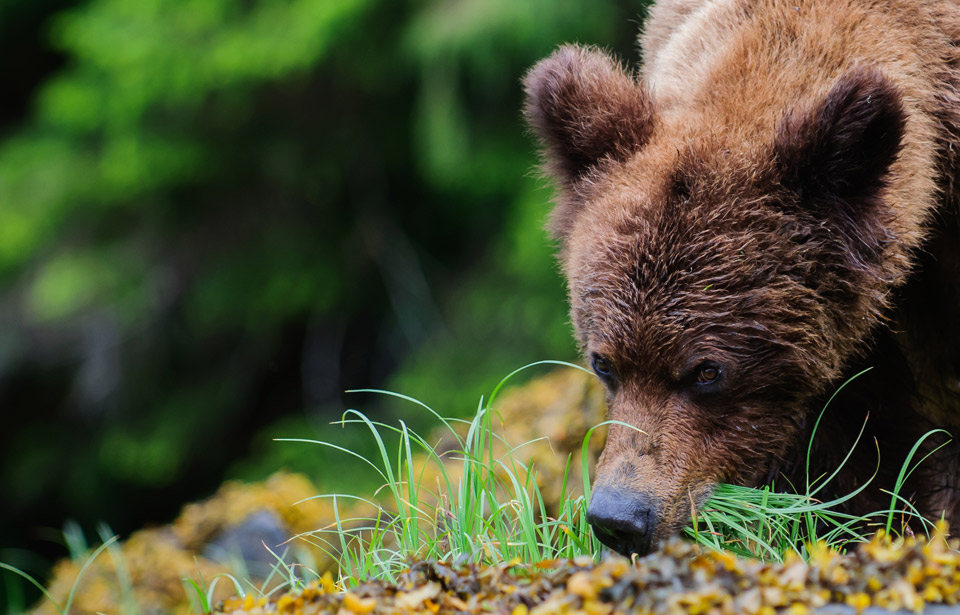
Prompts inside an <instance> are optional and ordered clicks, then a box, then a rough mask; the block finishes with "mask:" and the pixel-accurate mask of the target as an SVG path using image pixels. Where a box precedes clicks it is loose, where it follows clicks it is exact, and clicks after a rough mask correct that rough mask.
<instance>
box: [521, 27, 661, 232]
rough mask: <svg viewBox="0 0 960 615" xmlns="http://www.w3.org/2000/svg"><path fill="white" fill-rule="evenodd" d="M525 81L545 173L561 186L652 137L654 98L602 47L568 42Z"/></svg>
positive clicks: (528, 110)
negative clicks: (596, 47) (593, 47)
mask: <svg viewBox="0 0 960 615" xmlns="http://www.w3.org/2000/svg"><path fill="white" fill-rule="evenodd" d="M523 83H524V88H525V90H526V105H525V107H524V114H525V116H526V119H527V122H528V123H529V124H530V126H531V127H532V128H533V130H534V131H535V132H536V133H537V135H538V136H539V137H540V140H541V142H542V143H543V147H544V157H545V159H546V167H547V172H548V173H549V174H550V175H551V176H553V178H554V180H556V181H557V182H558V183H559V184H560V187H561V188H564V189H569V188H572V187H573V186H574V185H575V184H576V183H577V181H578V180H579V179H580V178H581V177H582V176H583V174H584V173H585V172H586V171H587V170H588V169H589V168H590V167H592V166H593V165H595V164H596V163H597V162H599V161H600V160H601V159H603V158H613V159H615V160H623V159H626V158H627V157H629V156H630V155H631V154H632V153H634V152H635V151H637V149H639V148H640V147H641V146H642V145H643V144H644V143H645V142H646V141H647V139H648V137H649V136H650V132H651V130H652V127H653V111H652V110H653V106H652V104H651V102H650V99H649V98H648V97H647V95H646V94H645V93H644V91H643V89H642V88H641V87H640V85H639V84H638V83H637V82H636V81H635V80H634V78H633V77H632V76H631V75H629V74H627V73H626V72H624V70H623V69H622V68H621V67H620V66H619V65H618V64H617V63H616V62H615V61H614V60H613V58H611V57H610V56H609V55H607V54H606V53H603V52H601V51H599V50H596V49H586V48H582V47H577V46H574V45H565V46H563V47H561V48H560V49H558V50H557V51H555V52H554V53H553V55H551V56H550V57H549V58H546V59H545V60H541V61H540V62H539V63H538V64H537V65H536V66H534V67H533V68H532V69H531V70H530V72H529V73H527V75H526V77H525V78H524V80H523ZM555 214H556V212H555Z"/></svg>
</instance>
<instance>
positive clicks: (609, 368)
mask: <svg viewBox="0 0 960 615" xmlns="http://www.w3.org/2000/svg"><path fill="white" fill-rule="evenodd" d="M590 362H591V364H592V366H593V371H595V372H596V373H597V375H598V376H600V378H601V379H602V380H605V381H609V380H611V379H612V378H613V376H614V369H613V363H611V362H610V361H609V359H607V358H605V357H601V356H600V355H598V354H595V355H593V357H592V358H591V361H590Z"/></svg>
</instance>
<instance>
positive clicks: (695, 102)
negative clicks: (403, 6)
mask: <svg viewBox="0 0 960 615" xmlns="http://www.w3.org/2000/svg"><path fill="white" fill-rule="evenodd" d="M641 46H642V49H643V62H642V68H641V70H640V72H639V75H635V74H634V73H632V72H630V71H628V70H625V69H624V68H622V67H621V65H620V64H618V62H616V61H615V60H613V59H612V58H611V57H610V56H609V55H608V54H606V53H603V52H601V51H599V50H597V49H593V48H583V47H576V46H564V47H561V48H560V49H559V50H557V51H556V52H555V53H554V54H553V55H552V56H550V57H549V58H547V59H545V60H543V61H541V62H540V63H539V64H537V65H536V66H535V67H534V68H533V69H532V70H531V71H530V72H529V73H528V75H527V76H526V78H525V87H526V95H527V102H526V109H525V113H526V117H527V120H528V122H529V124H530V125H531V126H532V128H533V130H534V131H535V132H536V134H537V135H538V136H539V138H540V140H541V142H542V144H543V147H544V160H545V168H546V171H547V173H548V175H549V176H550V177H551V178H552V179H553V180H554V182H555V184H556V185H557V188H558V194H557V197H556V206H555V209H554V211H553V213H552V216H551V220H550V229H551V230H552V232H553V234H554V236H555V237H556V238H557V239H558V241H559V244H560V261H561V264H562V267H563V271H564V273H565V274H566V277H567V281H568V288H569V297H570V304H571V313H572V320H573V323H574V328H575V333H576V336H577V338H578V340H579V343H580V346H581V349H582V352H583V354H584V356H585V358H586V359H587V361H588V362H589V363H590V364H591V365H592V367H593V370H594V371H595V372H596V373H597V375H598V376H599V377H600V378H601V380H602V381H603V382H604V383H605V385H606V389H607V395H608V406H609V412H610V418H611V419H613V420H615V421H619V422H622V423H625V424H627V425H628V426H624V425H620V424H613V425H612V426H611V428H610V431H609V436H608V440H607V443H606V446H605V449H604V451H603V454H602V456H601V458H600V460H599V462H598V464H597V468H596V476H595V479H594V487H593V495H592V499H591V502H590V507H589V514H588V517H589V520H590V522H591V523H592V525H593V527H594V530H595V532H596V534H597V535H598V537H599V538H600V539H601V541H602V542H603V543H605V544H606V545H607V546H609V547H611V548H613V549H615V550H618V551H621V552H623V553H631V552H636V553H643V552H645V551H647V550H649V549H650V548H651V546H652V545H655V544H656V543H657V542H658V541H660V540H661V539H663V538H665V537H667V536H669V535H670V534H672V533H674V532H676V531H678V529H679V528H681V527H682V526H683V525H685V524H686V523H688V522H689V521H690V518H691V513H692V512H693V511H695V509H696V508H697V507H698V506H700V505H701V504H702V503H703V502H704V501H705V500H706V498H707V497H708V496H709V495H710V493H711V491H712V489H713V488H714V486H715V485H716V484H717V483H718V482H735V483H740V484H745V485H759V484H762V483H764V482H767V481H771V480H773V481H774V483H775V485H779V486H782V485H784V484H785V483H786V481H791V482H792V483H793V485H794V487H796V488H798V489H799V490H801V491H803V489H804V484H805V481H806V480H815V479H816V478H817V477H819V476H822V474H823V473H824V472H830V471H832V470H833V469H835V468H837V467H838V466H839V465H840V463H841V461H842V460H843V458H844V457H845V456H846V455H847V453H848V452H849V451H851V449H852V450H853V453H852V455H851V458H850V460H849V461H848V463H847V464H846V465H844V466H843V470H842V472H841V473H840V475H839V476H838V477H837V479H836V480H834V481H832V483H831V485H830V487H831V488H833V489H834V490H835V491H836V492H838V493H846V492H850V491H852V490H854V489H856V488H857V487H859V486H861V485H862V484H864V483H865V482H867V481H868V480H870V479H871V477H873V481H872V482H871V483H870V484H869V486H868V488H866V489H864V490H863V492H862V493H861V495H859V496H858V497H857V498H856V499H855V500H854V501H853V506H852V509H853V510H855V511H856V512H858V513H867V512H870V511H873V510H877V509H878V508H882V507H884V506H889V503H890V501H891V496H890V495H889V494H887V493H884V492H883V491H881V489H890V488H892V486H893V483H894V481H895V477H896V475H897V473H898V472H899V470H900V468H901V465H902V464H903V463H904V460H905V458H906V457H907V455H908V451H909V450H910V448H911V447H912V445H913V444H914V442H916V441H917V440H918V439H919V438H920V437H921V436H922V435H923V434H924V433H926V432H927V431H929V430H931V429H933V428H934V427H943V428H945V429H946V430H948V431H950V430H952V429H954V428H956V427H958V425H960V380H958V378H960V371H958V370H960V345H958V342H960V224H958V203H960V199H958V195H960V187H958V186H957V185H956V181H957V173H958V156H960V3H958V2H957V1H956V0H661V1H660V2H658V3H657V4H655V5H654V6H653V7H652V9H651V10H650V13H649V16H648V18H647V20H646V23H645V26H644V32H643V34H642V35H641ZM866 367H871V368H872V370H871V371H868V372H867V373H865V374H863V375H862V376H860V377H858V378H855V379H853V380H852V381H851V382H850V384H849V385H848V386H846V387H842V390H841V392H840V394H839V396H837V398H836V399H834V400H833V401H832V402H831V403H830V405H829V407H827V408H826V410H825V411H824V414H823V419H822V422H821V424H820V426H819V428H818V430H817V432H816V438H815V439H814V443H813V451H812V454H811V455H810V458H809V464H810V469H809V473H807V471H806V466H807V446H808V440H809V438H810V435H811V431H812V425H813V424H814V422H815V421H816V420H817V417H818V416H819V415H820V413H821V411H822V410H823V409H824V406H825V402H826V400H827V399H828V397H829V396H830V395H831V394H833V393H834V392H835V391H836V390H837V388H838V387H839V386H840V385H841V383H843V382H844V381H845V380H847V379H848V378H849V377H850V376H852V375H853V374H856V373H859V372H860V371H862V370H863V369H864V368H866ZM861 430H863V436H862V437H861V438H860V444H859V445H858V446H857V447H856V448H853V446H854V442H855V441H857V437H858V434H860V432H861ZM957 431H960V430H957ZM874 440H875V441H876V444H874V442H873V441H874ZM944 444H946V445H945V446H941V445H944ZM937 447H940V448H939V449H938V450H937V451H936V452H935V453H934V454H933V455H932V456H931V457H930V458H928V459H926V461H925V462H924V463H923V464H922V465H921V466H920V469H918V470H917V471H916V472H914V473H913V474H912V475H911V477H910V481H909V482H908V483H907V484H906V485H905V486H904V487H903V488H902V489H901V491H900V495H901V496H902V497H903V498H904V500H908V501H910V502H911V503H912V504H913V505H914V506H915V507H916V509H917V511H919V513H921V514H923V515H925V516H927V517H939V516H940V515H945V516H946V518H947V519H948V520H953V521H954V522H955V524H956V523H960V492H958V489H960V448H958V447H957V446H955V445H952V444H949V443H948V441H947V436H945V435H943V434H942V433H940V432H938V433H937V434H935V435H934V436H931V437H929V438H927V439H926V440H925V441H924V444H923V446H922V447H921V450H920V452H919V453H918V455H917V457H916V458H915V459H919V458H920V457H923V455H925V454H926V453H928V452H931V451H933V450H934V449H936V448H937ZM874 474H876V476H874ZM777 481H779V483H778V482H777ZM826 495H827V494H826V493H825V492H821V493H820V494H819V497H824V496H826Z"/></svg>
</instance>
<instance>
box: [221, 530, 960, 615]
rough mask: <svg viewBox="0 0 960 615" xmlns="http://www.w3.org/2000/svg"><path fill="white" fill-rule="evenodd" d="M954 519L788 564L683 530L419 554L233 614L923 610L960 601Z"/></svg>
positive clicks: (231, 604) (225, 608)
mask: <svg viewBox="0 0 960 615" xmlns="http://www.w3.org/2000/svg"><path fill="white" fill-rule="evenodd" d="M944 536H945V527H943V526H940V527H938V529H937V531H936V532H935V533H934V534H933V536H932V537H931V538H930V539H929V540H927V539H926V538H924V537H919V538H913V537H908V538H898V539H891V538H890V537H888V536H884V535H883V533H878V534H877V536H876V537H874V539H873V540H871V541H870V542H869V543H865V544H862V545H860V546H859V548H857V549H856V550H855V551H853V552H852V553H850V554H847V555H841V554H840V553H838V552H837V551H834V550H832V549H829V548H827V547H824V546H812V547H811V548H810V560H809V563H806V562H804V561H802V560H801V559H800V558H799V556H793V557H789V558H787V560H786V561H785V562H783V563H773V564H771V563H763V562H760V561H758V560H747V559H739V558H737V557H735V556H733V555H730V554H728V553H722V552H713V551H705V550H702V549H700V548H698V547H696V546H694V545H692V544H690V543H688V542H684V541H682V540H679V539H675V540H673V541H671V542H670V543H668V544H667V545H666V547H665V548H664V549H663V550H662V551H660V552H658V553H655V554H652V555H650V556H648V557H645V558H642V559H639V560H637V561H635V562H631V561H630V560H627V559H626V558H623V557H620V556H617V555H606V556H604V557H603V558H602V559H601V561H600V562H599V563H595V562H594V561H593V560H592V559H590V558H581V559H576V560H573V561H551V562H542V563H540V564H536V565H532V566H531V565H526V564H521V563H520V562H510V563H508V564H502V565H498V566H487V567H483V566H477V565H463V566H457V567H454V566H450V565H447V564H445V563H442V562H430V561H420V562H415V563H412V564H411V566H410V567H409V569H407V570H406V571H405V572H404V573H402V575H401V576H400V578H399V579H398V582H396V583H384V582H369V583H364V584H362V585H359V586H357V587H354V588H351V589H350V590H349V591H338V589H337V588H336V587H335V585H334V583H333V582H332V580H331V578H330V577H329V576H326V577H325V578H324V579H322V580H321V581H320V582H317V583H313V584H311V585H310V586H308V587H306V588H305V589H303V590H300V591H296V592H290V593H288V594H285V595H282V596H279V597H271V598H270V599H269V600H267V599H266V598H260V599H257V598H255V597H254V596H250V595H248V596H247V597H246V598H245V599H240V598H232V599H229V600H226V601H224V602H223V603H222V604H221V605H220V606H219V611H220V612H223V613H231V614H233V615H241V614H244V615H259V614H273V613H277V614H290V615H311V614H314V613H331V614H337V615H387V614H390V615H402V614H406V613H411V614H413V613H417V614H423V615H447V614H451V615H452V614H462V613H504V614H509V615H568V614H569V615H580V614H584V615H611V614H612V613H624V612H630V613H671V614H672V613H677V614H679V613H684V614H686V613H690V614H694V615H696V614H699V613H704V614H714V613H716V614H731V615H732V614H735V613H746V614H748V615H754V614H756V615H767V614H770V615H772V614H775V613H790V614H802V613H810V612H813V611H815V610H817V609H818V608H821V607H824V606H825V605H830V604H842V605H846V606H848V607H851V610H855V611H856V612H862V611H863V610H864V609H866V608H867V607H870V606H875V607H881V608H885V609H889V610H900V609H904V610H908V611H913V612H916V613H920V612H921V611H922V610H923V609H924V607H925V606H926V605H928V604H949V605H956V604H957V603H958V602H960V552H958V546H960V544H958V543H957V541H956V540H950V541H948V540H947V539H946V538H945V537H944Z"/></svg>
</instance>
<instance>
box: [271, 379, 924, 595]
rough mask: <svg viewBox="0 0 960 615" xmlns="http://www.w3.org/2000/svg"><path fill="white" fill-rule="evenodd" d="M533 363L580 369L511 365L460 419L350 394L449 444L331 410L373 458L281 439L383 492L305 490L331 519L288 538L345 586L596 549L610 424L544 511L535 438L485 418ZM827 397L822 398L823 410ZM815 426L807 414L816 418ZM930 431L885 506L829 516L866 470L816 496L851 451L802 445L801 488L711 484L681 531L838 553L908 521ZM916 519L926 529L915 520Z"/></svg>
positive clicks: (761, 547)
mask: <svg viewBox="0 0 960 615" xmlns="http://www.w3.org/2000/svg"><path fill="white" fill-rule="evenodd" d="M542 364H559V365H566V366H569V367H573V368H576V369H581V370H582V369H583V368H581V367H579V366H577V365H572V364H569V363H562V362H555V361H544V362H539V363H533V364H531V365H527V366H525V367H523V368H521V369H519V370H516V371H515V372H513V373H511V374H510V375H509V376H507V378H505V379H504V380H503V381H501V382H500V384H499V385H498V386H497V387H496V388H495V389H494V391H493V393H492V394H491V395H490V397H489V398H488V399H487V400H481V401H480V404H479V405H478V407H477V411H476V413H475V415H474V417H473V419H472V420H469V421H467V420H463V419H448V418H444V417H443V416H441V415H440V414H439V413H437V412H436V411H435V410H433V409H432V408H430V407H429V406H427V405H426V404H424V403H422V402H420V401H418V400H416V399H413V398H410V397H407V396H405V395H401V394H398V393H393V392H389V391H375V390H365V391H362V392H367V393H377V394H381V395H388V396H392V397H396V398H400V399H403V400H406V401H408V402H410V403H412V404H414V405H416V406H418V407H419V408H420V409H421V410H422V411H426V412H428V413H429V414H431V415H432V416H433V417H434V418H435V419H436V420H437V421H439V422H440V424H441V425H442V426H443V428H444V430H445V431H446V432H448V434H449V435H450V436H451V437H452V440H453V441H455V442H456V446H454V447H452V448H447V449H445V450H440V449H439V448H438V447H437V445H436V444H431V443H430V442H428V441H427V440H426V439H425V438H424V437H422V436H420V435H419V434H417V433H415V432H413V431H411V430H410V429H408V428H407V426H406V424H405V423H404V422H403V421H400V423H399V425H396V426H394V425H387V424H384V423H382V422H377V421H373V420H371V419H370V418H369V417H367V416H366V415H364V414H363V413H361V412H359V411H357V410H352V409H351V410H348V411H347V412H346V413H345V414H344V415H343V417H342V419H341V421H340V422H339V424H342V425H349V424H353V425H359V426H362V427H363V428H365V429H367V430H368V431H369V433H370V435H371V437H372V438H373V439H374V440H375V442H376V446H377V450H378V455H377V456H376V457H375V458H372V459H371V458H367V457H364V456H362V455H360V454H358V453H356V452H355V451H351V450H348V449H345V448H343V447H340V446H338V445H337V444H335V443H332V442H323V441H318V440H304V439H287V440H284V441H288V442H303V443H311V444H317V445H321V446H327V447H331V448H333V449H336V450H339V451H342V452H343V453H345V454H347V455H350V456H352V457H354V458H356V459H358V460H359V461H360V462H362V463H363V464H365V465H367V466H369V467H370V468H372V469H373V471H375V472H376V473H377V474H378V476H379V477H380V479H382V481H383V484H384V487H383V488H382V489H381V493H384V494H385V497H381V498H379V499H376V500H374V499H370V498H360V497H358V496H356V495H353V494H331V495H323V496H316V497H325V498H331V499H333V501H334V504H335V506H334V508H335V509H336V510H337V511H338V513H337V519H336V522H335V524H333V525H332V526H331V527H328V528H323V529H321V530H318V531H315V532H311V533H309V534H302V535H300V536H298V538H300V539H303V540H307V541H310V542H311V543H313V544H314V545H316V546H318V547H320V548H322V549H326V550H327V551H328V552H330V553H331V554H336V553H339V554H340V555H339V558H340V572H341V579H342V581H343V583H344V584H345V585H348V586H350V585H355V584H358V583H360V582H363V581H367V580H370V579H384V580H394V579H395V577H396V575H397V573H398V572H400V571H402V570H403V569H405V568H406V566H407V563H408V562H409V559H410V558H430V559H440V560H445V561H452V562H477V563H482V564H488V565H492V564H499V563H504V562H511V561H516V562H526V563H530V562H542V561H545V560H553V559H561V558H570V557H578V556H590V557H598V556H599V554H600V552H601V545H600V543H599V542H598V541H597V540H596V538H594V536H593V534H592V531H591V529H590V526H589V524H588V523H587V522H586V511H587V504H588V502H589V498H590V484H589V468H588V462H589V458H588V454H587V453H588V445H589V441H590V438H591V436H592V434H593V432H594V430H596V429H597V428H599V427H601V426H603V425H608V424H611V423H616V421H606V422H604V423H601V424H600V425H597V426H596V427H594V428H593V429H591V430H590V431H589V432H588V433H587V434H586V435H585V437H584V439H583V444H582V447H581V459H580V465H581V468H580V469H581V473H582V476H583V484H582V490H573V489H571V487H572V485H570V484H568V478H569V475H570V468H571V460H570V459H567V465H566V472H565V473H564V478H563V485H562V489H561V492H562V494H563V495H562V497H561V498H560V505H559V509H558V510H550V509H549V506H548V504H547V502H545V500H544V497H543V493H542V492H541V489H540V486H539V484H538V481H537V472H536V468H535V467H533V466H532V465H530V464H528V463H527V462H526V461H525V460H526V459H527V457H526V456H525V455H524V447H526V446H528V445H529V444H531V443H532V442H536V441H537V440H532V441H530V442H523V443H519V444H515V445H514V444H512V443H510V442H508V441H507V440H506V437H505V435H503V434H501V433H498V432H497V431H496V430H495V429H494V424H495V422H494V421H493V420H492V417H493V416H494V415H495V414H496V409H495V400H496V398H497V394H498V393H499V391H500V390H501V389H502V387H503V386H504V385H505V384H506V383H507V381H508V380H509V379H510V378H511V377H512V376H514V375H515V374H516V373H517V372H519V371H522V370H524V369H527V368H529V367H532V366H535V365H542ZM583 371H586V370H583ZM588 373H590V372H588ZM861 374H862V372H861ZM861 374H857V375H856V376H854V377H853V378H856V377H857V376H859V375H861ZM853 378H851V379H850V380H853ZM848 383H849V381H847V383H844V385H843V386H841V387H840V389H838V391H837V392H839V391H840V390H841V389H842V388H843V387H844V386H846V384H848ZM834 395H836V393H835V394H834ZM832 400H833V398H832V397H831V399H830V400H829V401H828V402H827V405H826V406H825V407H824V411H826V409H827V407H828V406H829V403H830V401H832ZM820 416H821V417H822V416H823V414H822V412H821V415H820ZM819 422H820V419H819V418H818V420H817V425H819ZM619 424H622V425H625V426H626V427H628V428H629V427H630V426H629V425H626V424H624V423H619ZM938 432H942V430H933V431H931V432H929V433H927V434H926V435H924V436H923V438H921V440H920V441H918V442H917V443H916V445H915V446H914V447H913V450H912V451H911V452H910V454H909V455H908V457H907V459H906V460H905V461H904V463H903V466H902V470H901V472H900V476H899V478H898V480H897V483H896V485H895V488H894V490H893V491H892V492H888V493H889V494H890V496H891V501H890V507H889V508H888V509H885V510H881V511H877V512H875V513H872V514H870V515H866V516H863V517H858V516H853V515H850V514H847V513H844V512H841V510H840V508H841V507H842V505H843V504H844V503H845V502H847V500H849V499H851V498H853V497H855V496H856V495H857V494H859V493H860V492H861V491H863V490H864V489H866V488H867V486H868V485H869V484H870V482H871V481H872V477H871V479H870V480H867V481H865V482H864V483H863V484H862V485H861V486H860V487H858V488H857V489H856V490H855V491H853V492H851V493H849V494H846V495H844V496H842V497H838V498H835V499H830V500H825V501H824V500H821V499H819V498H818V496H819V495H820V494H821V493H823V491H824V489H825V488H826V487H827V485H829V484H830V482H831V481H832V480H833V479H834V478H835V477H836V475H837V474H838V473H839V472H840V471H841V469H842V468H843V466H844V465H845V464H846V463H847V461H848V460H849V458H850V454H851V453H852V449H851V451H850V452H848V454H847V458H846V459H844V461H843V463H841V465H840V466H839V467H838V468H836V469H835V470H834V472H833V473H832V474H831V475H829V476H822V477H817V478H815V479H811V478H810V477H809V456H810V454H811V450H810V449H808V451H807V454H808V463H807V475H808V479H807V481H806V485H805V489H804V490H803V492H797V490H792V491H787V492H778V491H776V490H774V489H772V488H770V487H765V488H762V489H754V488H749V487H741V486H735V485H728V484H721V485H719V486H718V487H717V488H716V489H715V491H714V493H713V495H712V496H711V497H710V498H709V499H708V501H707V502H706V503H705V505H704V506H702V507H701V508H700V510H699V511H698V512H697V513H696V516H695V518H694V520H693V522H692V523H691V525H690V526H689V527H687V528H686V530H685V534H686V535H687V536H688V537H689V538H690V539H692V540H694V541H696V542H698V543H700V544H701V545H704V546H706V547H708V548H712V549H725V550H729V551H732V552H734V553H736V554H738V555H741V556H746V557H757V558H760V559H763V560H773V561H782V560H783V558H784V557H785V556H786V554H787V553H788V552H796V553H798V554H799V555H800V556H801V557H804V558H806V557H807V546H808V545H811V544H816V543H823V544H826V545H829V546H831V547H833V548H836V549H839V550H843V549H844V548H845V547H846V546H847V545H848V544H849V543H854V542H862V541H865V540H867V539H868V538H869V536H870V535H872V534H873V533H874V532H875V531H876V529H878V528H880V527H884V528H885V529H886V531H887V532H888V533H889V532H891V531H895V530H897V529H898V528H897V527H895V524H894V520H895V518H904V517H909V516H916V517H919V515H918V514H917V512H916V510H915V509H913V507H912V506H911V504H910V503H909V502H908V501H907V500H906V499H904V498H903V497H901V495H900V494H899V491H900V488H901V486H902V485H903V484H904V482H905V481H906V479H907V478H908V477H909V475H910V473H911V472H913V470H915V469H916V467H917V465H919V463H921V462H922V461H923V460H924V459H926V457H923V458H922V459H920V460H916V461H915V460H914V457H915V456H916V453H917V451H918V450H919V448H920V445H921V444H922V442H923V441H924V440H925V439H926V438H928V437H930V436H932V435H933V434H935V433H938ZM862 433H863V432H862V430H861V435H862ZM815 434H816V426H815V427H814V434H813V435H815ZM857 441H858V442H859V436H858V438H857ZM811 446H812V437H811ZM854 446H856V444H855V445H854ZM495 449H497V452H496V453H495ZM930 454H932V453H930ZM928 456H929V454H928ZM874 476H875V473H874ZM345 501H359V502H362V503H363V504H365V505H366V507H367V509H368V510H370V511H372V512H371V513H370V515H369V516H360V517H351V518H342V517H341V516H340V513H339V510H340V508H339V505H340V504H341V503H343V502H345ZM924 523H927V524H928V525H929V522H926V521H925V520H924Z"/></svg>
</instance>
